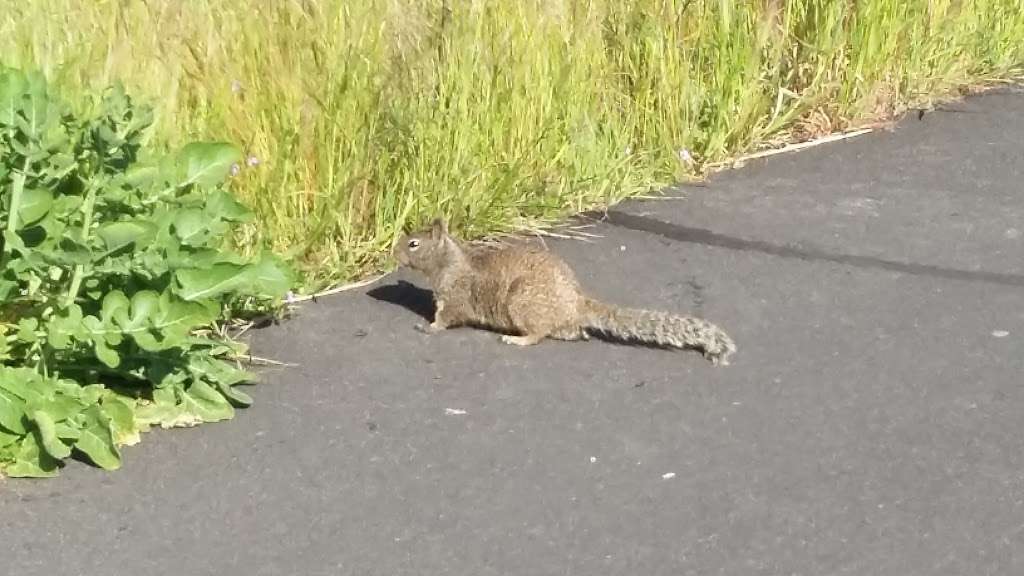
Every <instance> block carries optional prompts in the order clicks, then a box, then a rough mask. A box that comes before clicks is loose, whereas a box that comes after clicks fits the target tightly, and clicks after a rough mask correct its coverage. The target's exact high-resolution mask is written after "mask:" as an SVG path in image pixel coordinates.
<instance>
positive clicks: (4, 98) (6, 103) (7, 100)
mask: <svg viewBox="0 0 1024 576" xmlns="http://www.w3.org/2000/svg"><path fill="white" fill-rule="evenodd" d="M26 85H27V82H26V80H25V74H24V73H22V72H21V71H19V70H15V69H13V68H7V69H2V68H0V126H10V125H13V124H14V119H15V118H16V117H17V114H18V110H20V109H21V100H22V98H24V94H25V88H26Z"/></svg>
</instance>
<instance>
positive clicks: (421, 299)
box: [366, 280, 434, 322]
mask: <svg viewBox="0 0 1024 576" xmlns="http://www.w3.org/2000/svg"><path fill="white" fill-rule="evenodd" d="M366 295H367V296H369V297H371V298H373V299H375V300H381V301H383V302H390V303H392V304H398V305H399V306H402V307H403V308H406V309H408V310H411V311H412V312H414V313H416V314H419V315H420V316H422V317H423V319H424V320H426V321H427V322H431V321H433V320H434V294H433V292H431V291H430V290H424V289H423V288H420V287H418V286H416V285H415V284H412V283H409V282H406V281H405V280H399V281H398V283H396V284H388V285H387V286H379V287H377V288H374V289H373V290H369V291H367V292H366Z"/></svg>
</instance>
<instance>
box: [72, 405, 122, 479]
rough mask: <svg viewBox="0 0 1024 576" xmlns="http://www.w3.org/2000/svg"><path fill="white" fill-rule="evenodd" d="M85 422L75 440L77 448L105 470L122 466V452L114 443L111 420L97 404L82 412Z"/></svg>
mask: <svg viewBox="0 0 1024 576" xmlns="http://www.w3.org/2000/svg"><path fill="white" fill-rule="evenodd" d="M82 415H83V416H84V423H83V426H82V434H81V436H80V437H79V438H78V441H77V442H75V449H76V450H79V451H81V452H82V453H84V454H85V455H86V456H88V457H89V459H90V460H92V462H93V464H96V465H97V466H99V467H100V468H103V469H104V470H117V469H118V468H120V467H121V452H120V451H119V450H118V449H117V446H115V445H114V435H113V432H112V430H111V429H110V421H109V419H108V418H107V417H106V416H105V415H104V414H103V412H102V410H100V407H99V406H97V405H93V406H90V407H88V408H86V410H85V411H84V412H83V413H82Z"/></svg>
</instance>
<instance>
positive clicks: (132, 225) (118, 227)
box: [96, 220, 157, 254]
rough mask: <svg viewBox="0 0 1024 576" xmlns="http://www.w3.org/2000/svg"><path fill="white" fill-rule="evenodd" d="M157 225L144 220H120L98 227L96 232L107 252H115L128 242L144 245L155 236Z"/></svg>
mask: <svg viewBox="0 0 1024 576" xmlns="http://www.w3.org/2000/svg"><path fill="white" fill-rule="evenodd" d="M156 232H157V226H156V225H155V224H153V223H152V222H146V221H144V220H122V221H120V222H112V223H110V224H104V225H102V226H100V227H99V229H98V230H97V231H96V234H97V235H98V236H99V237H100V238H101V239H102V240H103V243H104V244H105V245H106V248H107V253H108V254H109V253H111V252H116V251H117V250H120V249H121V248H124V247H125V246H128V245H129V244H132V243H134V244H135V245H136V246H145V245H146V244H148V243H149V242H150V241H152V240H153V237H154V236H156Z"/></svg>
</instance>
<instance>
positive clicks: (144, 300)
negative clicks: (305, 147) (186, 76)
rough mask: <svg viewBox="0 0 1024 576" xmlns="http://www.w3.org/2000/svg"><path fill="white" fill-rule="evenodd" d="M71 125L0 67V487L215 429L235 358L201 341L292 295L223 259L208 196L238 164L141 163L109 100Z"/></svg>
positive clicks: (229, 345)
mask: <svg viewBox="0 0 1024 576" xmlns="http://www.w3.org/2000/svg"><path fill="white" fill-rule="evenodd" d="M91 108H92V110H91V112H88V113H83V114H75V113H74V112H73V111H72V109H71V108H70V107H69V106H68V105H67V104H66V103H65V102H64V101H63V100H62V99H60V98H59V97H57V96H56V95H54V94H53V93H52V92H51V91H50V89H49V87H48V85H47V82H46V80H45V78H44V77H43V76H42V75H40V74H37V73H25V72H22V71H19V70H15V69H2V68H0V194H2V196H0V230H2V236H0V471H2V472H4V473H6V474H7V475H10V476H50V475H54V474H56V471H57V469H58V467H59V465H60V460H62V459H64V458H67V457H69V456H70V455H72V453H73V452H78V453H79V454H81V455H84V457H86V458H88V459H89V460H90V461H92V462H93V463H94V464H96V465H97V466H100V467H102V468H107V469H113V468H117V467H119V466H120V461H121V459H120V454H119V450H118V446H119V445H123V444H131V443H134V442H136V441H137V440H138V437H139V432H140V431H143V430H145V429H147V428H148V427H149V426H151V425H161V426H182V425H194V424H198V423H200V422H212V421H218V420H224V419H227V418H231V417H232V415H233V413H234V408H233V407H235V406H245V405H248V404H249V403H250V402H251V399H250V398H249V397H248V396H246V395H245V394H244V393H242V392H241V391H240V390H237V389H236V388H235V386H236V385H237V384H240V383H243V382H246V381H249V380H251V377H250V374H249V373H248V372H246V371H244V370H242V369H241V368H240V367H239V366H238V365H237V364H236V363H232V362H231V361H229V359H230V358H231V357H237V355H238V354H240V353H241V352H242V346H241V345H240V344H238V343H236V342H232V341H229V340H226V339H224V338H220V337H217V335H216V331H213V330H210V329H209V328H210V326H211V325H212V324H213V323H215V322H216V321H218V320H219V319H222V318H223V316H224V313H225V310H227V309H229V308H233V307H234V308H237V306H238V304H239V302H246V303H248V304H249V305H267V304H273V303H274V302H275V301H276V300H279V299H280V297H281V296H283V295H284V293H285V292H286V291H287V290H288V288H289V287H290V285H291V282H292V274H291V272H290V271H289V269H288V268H287V267H286V266H285V265H284V264H283V263H282V262H281V261H279V260H278V259H277V258H275V257H273V256H272V255H270V254H261V255H259V256H256V257H244V256H242V255H240V254H237V253H235V252H232V251H230V250H228V249H226V246H227V240H228V239H229V236H230V234H231V233H232V231H233V230H234V228H235V227H236V226H237V225H238V224H240V223H243V222H246V221H248V220H249V219H250V218H251V215H250V212H249V211H248V210H247V209H246V208H245V207H244V206H242V205H241V204H239V203H238V202H237V201H236V200H235V199H234V198H233V197H232V196H231V195H230V194H229V193H228V192H227V191H225V190H224V188H223V187H222V183H223V181H224V180H225V179H226V178H227V176H228V175H229V174H230V173H231V171H232V170H233V169H236V167H237V165H238V163H239V162H240V161H241V154H240V153H239V151H238V150H236V149H235V148H234V147H233V146H231V145H229V144H223V143H193V144H189V145H187V146H185V147H184V148H182V149H181V150H180V151H178V152H177V153H174V154H169V155H165V156H162V157H146V155H145V150H144V142H145V137H146V134H147V129H148V128H149V127H150V125H151V123H152V120H153V116H152V113H151V111H150V110H149V109H148V108H146V107H143V106H139V105H136V104H135V103H133V102H132V100H131V99H130V98H129V97H128V96H127V95H126V94H125V92H124V90H123V89H122V88H121V87H119V86H115V87H113V88H111V89H109V90H107V91H106V92H105V93H104V94H103V96H102V98H99V99H97V100H96V101H95V102H94V105H93V106H92V107H91Z"/></svg>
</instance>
